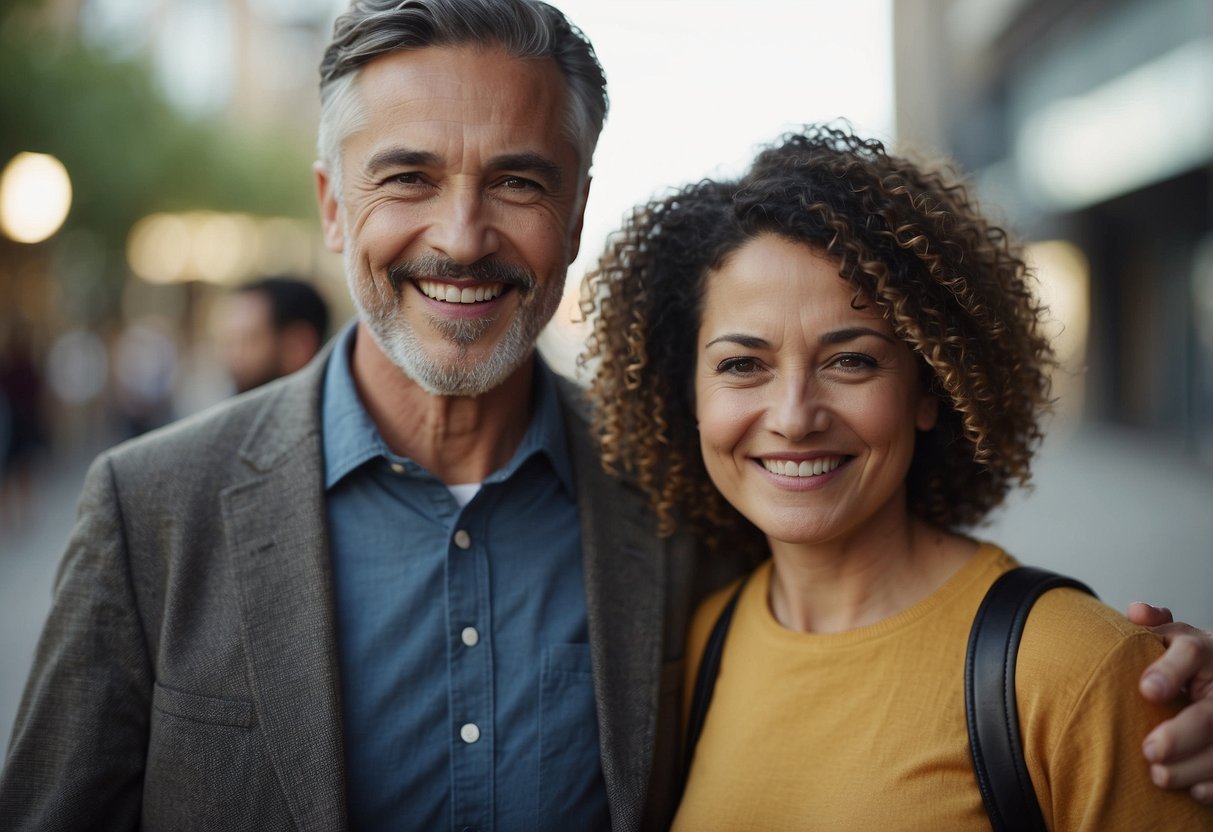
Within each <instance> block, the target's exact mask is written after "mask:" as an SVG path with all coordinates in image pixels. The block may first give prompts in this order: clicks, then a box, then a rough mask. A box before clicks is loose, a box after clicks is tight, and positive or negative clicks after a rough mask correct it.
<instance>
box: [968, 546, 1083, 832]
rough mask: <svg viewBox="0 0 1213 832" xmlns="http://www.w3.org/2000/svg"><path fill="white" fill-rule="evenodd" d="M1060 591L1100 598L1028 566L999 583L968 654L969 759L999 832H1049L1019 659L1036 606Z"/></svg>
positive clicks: (973, 634)
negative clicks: (1036, 784)
mask: <svg viewBox="0 0 1213 832" xmlns="http://www.w3.org/2000/svg"><path fill="white" fill-rule="evenodd" d="M1057 587H1070V588H1073V589H1078V590H1081V591H1083V592H1086V593H1088V594H1090V595H1094V594H1095V593H1094V592H1091V590H1090V588H1089V587H1087V586H1086V585H1085V584H1083V583H1080V582H1079V581H1076V580H1074V579H1072V578H1067V577H1064V576H1062V575H1057V574H1055V573H1053V572H1048V571H1046V570H1044V569H1036V568H1033V567H1030V566H1020V567H1018V568H1016V569H1011V570H1010V571H1008V572H1004V573H1003V574H1002V575H1000V576H999V577H998V579H997V580H996V581H994V583H993V585H992V586H991V587H990V589H989V591H988V592H987V593H986V597H985V598H984V599H983V600H982V602H981V606H980V607H978V609H977V615H976V617H974V619H973V627H972V629H971V630H970V631H969V646H968V650H967V652H966V654H965V718H966V722H967V723H968V729H969V753H970V754H971V755H972V757H973V771H974V773H975V774H976V775H977V787H978V789H980V791H981V799H982V802H983V803H984V804H985V807H986V814H987V815H989V817H990V824H991V825H992V826H993V828H994V830H995V832H1011V830H1015V831H1016V832H1018V830H1029V831H1030V830H1040V832H1045V822H1044V816H1043V815H1042V814H1041V812H1040V803H1039V801H1038V800H1037V798H1036V790H1035V789H1034V788H1033V787H1032V780H1031V778H1029V776H1028V767H1027V765H1026V764H1025V762H1024V757H1023V742H1022V740H1021V737H1020V733H1019V712H1018V710H1017V709H1016V700H1015V659H1016V656H1017V654H1018V652H1019V641H1020V639H1021V638H1022V637H1023V628H1024V624H1025V622H1027V620H1028V612H1029V611H1030V610H1031V609H1032V605H1033V604H1035V603H1036V599H1038V598H1039V597H1040V596H1041V595H1043V594H1044V593H1045V592H1048V591H1049V590H1050V589H1055V588H1057Z"/></svg>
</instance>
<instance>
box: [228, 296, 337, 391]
mask: <svg viewBox="0 0 1213 832" xmlns="http://www.w3.org/2000/svg"><path fill="white" fill-rule="evenodd" d="M328 327H329V309H328V304H326V303H325V301H324V298H323V297H321V295H320V293H319V292H318V291H316V288H315V287H314V286H312V284H310V283H308V282H306V281H303V280H299V279H297V278H293V277H265V278H261V279H260V280H254V281H252V282H249V283H245V284H244V285H242V286H239V287H237V288H236V289H235V290H234V291H233V292H232V293H231V294H229V295H227V296H226V297H224V298H222V299H221V300H220V301H219V302H218V303H217V304H216V309H215V333H216V339H217V341H218V348H219V357H220V360H221V361H222V362H223V364H224V366H225V367H226V369H227V372H228V375H230V376H231V379H232V384H233V385H234V386H235V388H236V392H237V393H243V392H245V391H246V390H252V389H253V388H254V387H259V386H261V385H262V384H265V383H266V382H270V381H273V380H274V379H276V378H281V377H282V376H285V375H289V374H291V373H293V372H295V371H296V370H298V369H301V368H302V367H303V366H304V365H305V364H307V363H308V362H309V361H311V360H312V357H313V356H314V355H316V353H317V352H319V351H320V347H321V346H322V345H323V344H324V341H325V337H326V335H327V333H328Z"/></svg>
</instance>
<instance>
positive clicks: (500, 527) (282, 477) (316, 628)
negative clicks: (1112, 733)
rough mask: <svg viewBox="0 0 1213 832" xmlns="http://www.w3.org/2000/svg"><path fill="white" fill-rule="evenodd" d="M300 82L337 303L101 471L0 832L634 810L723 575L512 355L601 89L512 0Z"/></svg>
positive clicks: (524, 340) (373, 25) (496, 825)
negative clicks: (337, 276)
mask: <svg viewBox="0 0 1213 832" xmlns="http://www.w3.org/2000/svg"><path fill="white" fill-rule="evenodd" d="M398 5H399V6H401V8H395V7H396V6H398ZM321 89H322V102H323V107H322V116H321V130H320V161H319V162H318V163H317V166H316V182H317V190H318V194H319V199H320V205H321V215H322V221H323V227H324V234H325V239H326V241H327V243H328V245H329V246H330V248H332V249H333V250H335V251H340V252H341V253H342V255H343V257H344V260H345V264H346V272H347V277H348V279H349V283H350V289H351V294H352V295H353V298H354V300H355V305H356V306H357V308H358V323H357V326H356V327H355V328H351V329H347V330H346V331H345V332H343V333H342V334H341V335H340V336H339V337H338V338H337V339H336V341H335V345H334V346H333V347H332V350H331V352H329V353H328V354H327V355H325V356H324V357H323V358H322V359H321V360H319V361H316V362H313V363H312V364H311V365H309V367H308V368H307V369H306V370H304V371H303V372H302V373H300V374H297V375H295V376H292V377H291V378H289V379H286V380H284V381H280V382H277V383H275V384H273V385H270V386H268V387H267V388H266V389H265V390H264V391H263V392H259V393H255V394H253V395H251V396H248V397H244V398H242V399H238V400H236V401H235V402H233V403H230V404H228V405H227V406H224V407H221V408H220V409H219V410H217V411H215V412H212V413H210V414H207V415H204V416H202V417H200V418H197V419H193V420H189V421H187V422H184V423H182V424H179V425H177V426H175V427H172V428H169V429H168V430H166V431H164V432H162V433H160V434H159V435H157V436H155V437H151V438H148V439H146V440H143V441H140V442H137V443H133V444H130V445H128V446H126V447H125V448H123V449H121V450H118V451H116V452H112V453H110V454H106V455H104V456H103V457H102V458H101V459H100V460H99V461H98V462H97V463H96V464H95V465H94V467H93V469H92V472H91V473H90V477H89V482H88V484H87V486H86V489H85V495H84V498H83V500H82V503H81V515H80V521H79V523H78V526H77V530H76V533H75V535H74V536H73V539H72V542H71V544H70V545H69V551H68V554H67V557H66V560H65V562H64V566H63V568H62V572H61V575H60V579H59V582H58V587H57V595H56V603H55V608H54V611H53V612H52V615H51V619H50V622H49V623H48V625H47V631H46V634H45V635H44V638H43V641H42V644H41V646H40V649H39V654H38V657H37V659H36V663H35V670H34V672H33V675H32V677H31V680H30V683H29V688H28V691H27V695H26V698H25V701H24V702H23V705H22V710H21V714H20V716H19V717H18V724H17V728H16V731H15V735H14V740H13V746H12V752H11V754H10V758H9V762H8V767H7V769H6V772H5V774H4V779H3V782H2V784H0V788H2V789H3V797H2V798H0V820H3V821H4V823H5V825H6V828H69V827H72V826H83V825H87V824H88V823H90V822H91V821H94V820H97V819H104V825H105V826H106V827H107V828H131V827H134V826H136V825H139V824H142V825H143V826H144V827H145V828H149V829H176V830H181V829H187V830H188V829H227V830H231V829H257V830H276V829H309V830H310V829H314V830H339V829H346V828H357V829H389V828H390V829H436V828H444V829H482V830H489V829H502V830H508V829H527V830H530V829H602V828H606V826H607V825H608V823H609V825H610V826H611V828H614V829H622V830H633V829H639V828H660V827H661V826H662V825H663V824H664V823H665V822H666V821H667V820H668V818H669V817H670V816H671V813H672V808H673V805H674V799H675V790H674V788H673V785H674V783H673V778H674V777H675V773H676V771H677V763H676V757H675V747H676V741H677V724H678V719H677V711H678V704H679V699H680V694H681V692H680V690H679V687H680V679H681V662H680V659H681V654H682V649H683V648H682V640H683V629H684V625H685V621H686V618H687V615H688V613H689V611H690V609H691V607H692V605H693V603H694V601H695V599H696V597H698V594H699V593H700V592H701V591H702V590H703V589H704V588H705V587H706V586H707V585H710V584H713V583H717V582H718V580H719V579H720V578H721V577H723V575H709V574H707V572H708V568H707V565H706V564H702V563H701V564H695V566H696V568H695V569H694V570H692V568H691V567H692V555H693V550H692V547H691V545H690V543H689V542H688V541H686V540H683V539H672V540H664V541H663V540H659V539H658V537H657V535H656V534H655V528H654V524H653V522H652V521H651V519H650V518H649V517H648V516H647V515H646V514H645V513H644V510H643V506H644V500H643V498H642V496H641V495H640V494H639V493H638V492H635V491H633V490H631V489H630V488H629V487H628V486H627V485H626V484H625V483H622V482H620V481H617V480H614V479H612V478H609V477H606V476H605V475H603V474H602V473H601V470H600V467H599V465H598V462H597V459H596V455H595V452H594V448H593V446H592V444H591V443H590V441H589V434H588V430H587V428H586V425H585V424H584V422H583V421H582V420H581V417H580V416H579V414H578V412H577V409H576V407H575V406H574V404H575V399H576V396H575V395H573V394H571V393H570V392H569V391H567V390H565V389H564V388H562V387H561V385H560V384H559V383H558V382H557V380H556V379H555V378H554V377H553V376H552V374H551V372H550V371H549V370H547V369H546V368H545V367H544V366H543V364H542V362H540V361H539V360H538V359H536V358H535V355H534V350H533V344H534V339H535V337H536V335H537V334H538V332H539V329H540V328H541V327H542V326H543V324H544V323H545V322H546V321H547V320H548V318H549V317H550V316H551V314H552V312H553V310H554V309H555V307H556V303H557V299H558V297H559V295H560V286H561V283H562V281H563V279H564V273H565V269H566V267H567V265H568V263H569V262H570V261H571V260H572V259H573V257H574V256H575V254H576V251H577V247H578V245H579V235H580V230H581V217H582V210H583V208H584V204H585V199H586V197H587V195H588V191H589V177H588V170H589V165H590V161H591V159H592V153H593V149H594V143H595V140H596V138H597V135H598V131H599V129H600V128H601V124H602V120H603V117H604V115H605V111H606V97H605V90H604V82H603V78H602V74H601V70H600V69H599V67H598V64H597V61H596V60H595V59H594V56H593V51H592V49H591V47H590V46H589V44H588V43H587V42H586V41H585V40H584V39H583V38H582V37H581V36H580V33H578V32H576V31H575V30H572V29H570V27H569V25H568V23H567V21H565V20H564V18H563V17H562V16H561V15H560V14H559V13H558V12H556V11H555V10H553V9H551V8H550V7H547V6H545V5H543V4H540V3H536V2H532V1H531V0H421V1H420V2H407V3H397V2H395V0H393V1H392V2H366V1H365V0H359V2H357V3H356V4H355V6H354V7H353V8H352V9H351V10H350V11H349V12H348V13H347V14H346V15H344V16H343V17H342V18H341V19H340V20H339V21H338V23H337V26H336V32H335V36H334V40H333V43H332V44H331V46H330V47H329V50H328V52H327V54H326V56H325V60H324V63H323V64H322V81H321ZM729 568H730V565H729V564H721V565H720V569H719V571H721V572H722V573H723V572H727V571H728V569H729ZM734 568H735V567H734ZM695 581H698V582H699V584H700V585H696V584H695ZM1175 626H1179V625H1175ZM1176 638H1177V640H1178V641H1180V642H1182V643H1184V644H1187V645H1189V646H1194V647H1195V649H1196V650H1197V651H1198V652H1199V651H1201V650H1204V651H1206V652H1208V653H1213V651H1210V650H1208V647H1207V644H1206V643H1205V642H1203V641H1200V640H1199V639H1197V638H1194V637H1191V636H1190V635H1186V634H1180V635H1177V636H1176ZM1205 659H1206V661H1205V662H1204V663H1203V665H1202V663H1201V662H1198V661H1184V660H1183V659H1182V658H1176V657H1174V656H1173V657H1172V659H1171V661H1172V664H1174V665H1177V666H1179V667H1180V668H1181V670H1180V673H1179V674H1176V673H1175V672H1174V670H1173V669H1172V668H1171V666H1170V665H1167V666H1162V667H1161V669H1162V670H1165V671H1167V673H1166V674H1165V678H1166V679H1168V680H1171V681H1170V683H1171V684H1174V683H1175V680H1176V679H1183V680H1185V681H1186V679H1187V678H1188V676H1190V675H1191V674H1192V672H1194V671H1195V670H1196V668H1197V667H1200V668H1201V669H1202V671H1204V672H1207V667H1205V666H1207V665H1210V664H1213V660H1211V657H1210V656H1207V655H1206V656H1205ZM1177 719H1178V718H1177ZM1173 721H1174V720H1173ZM1180 727H1181V728H1182V729H1183V730H1177V729H1175V726H1169V732H1168V733H1167V734H1166V736H1167V738H1168V740H1171V739H1174V737H1175V736H1178V735H1182V736H1183V737H1184V738H1185V739H1186V738H1189V737H1190V735H1191V733H1192V732H1191V731H1190V730H1187V727H1186V726H1180ZM1192 744H1196V745H1200V746H1201V748H1202V749H1203V748H1204V746H1206V745H1207V744H1208V743H1207V742H1201V743H1192ZM1185 756H1187V752H1185ZM1205 770H1206V769H1205V768H1201V769H1200V771H1205Z"/></svg>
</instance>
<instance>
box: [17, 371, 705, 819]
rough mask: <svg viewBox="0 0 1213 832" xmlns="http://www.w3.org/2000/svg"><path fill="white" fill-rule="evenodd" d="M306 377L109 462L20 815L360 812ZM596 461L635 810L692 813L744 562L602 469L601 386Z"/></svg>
mask: <svg viewBox="0 0 1213 832" xmlns="http://www.w3.org/2000/svg"><path fill="white" fill-rule="evenodd" d="M326 357H327V353H326V354H325V355H322V356H321V357H320V358H318V359H317V360H316V361H314V362H313V363H312V364H311V365H310V366H309V367H308V368H306V369H304V370H303V371H301V372H300V373H298V374H296V375H294V376H292V377H290V378H288V379H284V380H282V381H280V382H277V383H275V384H273V385H270V386H269V387H267V388H264V389H262V390H259V391H255V392H253V393H250V394H248V395H246V396H242V397H239V398H237V399H234V400H232V401H231V402H228V403H226V404H224V405H221V406H220V407H218V408H217V409H213V410H211V411H208V412H207V413H205V414H202V415H200V416H197V417H194V418H191V419H187V420H184V421H182V422H180V423H177V424H175V425H172V426H169V427H168V428H166V429H164V430H161V431H158V432H156V433H154V434H151V435H149V436H147V437H143V438H140V439H138V440H135V441H133V442H129V443H127V444H125V445H123V446H120V447H119V448H117V449H114V450H112V451H109V452H107V453H105V454H104V455H102V456H101V457H99V458H98V459H97V461H96V462H94V464H93V466H92V468H91V470H90V471H89V475H88V478H87V481H86V483H85V487H84V493H83V496H82V498H81V502H80V508H79V514H78V519H77V523H76V526H75V529H74V531H73V533H72V536H71V540H70V542H69V544H68V549H67V553H66V555H65V557H64V560H63V563H62V565H61V567H60V571H59V575H58V578H57V580H56V588H55V598H54V605H53V608H52V611H51V614H50V618H49V620H48V622H47V624H46V629H45V631H44V633H43V635H42V639H41V642H40V644H39V646H38V652H37V655H36V657H35V660H34V667H33V671H32V673H31V675H30V679H29V682H28V684H27V687H26V691H25V695H24V698H23V701H22V703H21V708H20V711H19V712H18V715H17V720H16V724H15V728H14V731H13V737H12V741H11V745H10V749H9V755H8V759H7V761H6V763H5V767H4V770H3V773H2V774H0V829H5V830H9V832H13V830H40V832H46V830H55V829H136V828H143V829H150V830H174V832H181V831H182V830H204V829H205V830H225V832H230V830H245V829H247V830H259V832H270V831H271V830H288V829H292V830H294V829H297V830H316V832H333V830H343V829H346V828H347V821H346V791H345V778H346V771H345V764H344V756H343V749H342V741H343V740H342V729H341V716H340V715H341V709H340V703H339V695H340V686H339V683H338V677H337V673H338V671H337V659H336V643H335V637H334V616H333V588H332V577H331V571H330V568H329V553H328V541H327V537H326V530H325V511H324V491H323V484H322V465H323V464H322V455H321V429H320V416H319V414H320V396H321V390H322V382H323V377H324V364H325V358H326ZM573 390H574V388H572V386H571V385H570V386H569V387H568V388H567V389H566V390H565V391H564V395H563V396H562V398H563V399H564V401H565V404H566V413H567V416H568V422H569V427H570V430H569V435H570V445H571V447H570V453H571V454H572V456H573V459H574V467H575V470H576V472H577V481H578V486H577V487H578V501H579V507H580V517H581V524H582V539H583V549H584V558H585V578H586V598H587V603H588V614H589V632H590V641H591V646H592V653H593V671H594V688H595V693H596V696H597V702H598V723H599V737H600V742H601V753H602V769H603V774H604V777H605V781H606V788H607V793H608V799H609V805H610V812H611V819H612V825H613V827H614V828H615V829H618V830H635V829H648V828H660V827H662V826H664V825H665V824H666V823H667V822H668V820H669V818H670V816H671V814H672V811H673V800H674V783H675V778H676V776H677V775H676V771H677V742H678V723H679V719H678V713H679V706H680V698H681V693H680V692H681V688H682V678H681V677H682V668H681V656H682V652H683V636H684V629H685V625H686V621H687V619H688V616H689V614H690V612H691V610H692V607H693V604H694V603H695V602H696V600H697V599H698V597H699V596H700V595H701V594H702V592H703V591H705V590H706V589H707V588H709V587H710V586H711V585H713V584H717V583H718V582H719V580H720V579H723V577H724V576H725V572H727V571H728V567H727V566H720V567H719V568H721V569H724V572H718V573H717V574H715V575H711V576H709V575H708V574H707V573H706V572H705V571H704V570H701V569H693V568H692V567H693V565H694V564H693V561H694V551H693V548H692V546H691V545H690V543H689V541H687V540H686V539H679V538H674V539H670V540H665V541H661V540H659V539H658V538H657V536H656V534H655V532H654V526H653V523H652V521H651V519H650V517H649V515H648V512H647V511H646V510H645V505H644V500H643V497H642V496H641V495H640V493H639V492H638V491H636V490H635V489H633V488H631V487H629V486H628V485H626V484H625V483H623V482H621V481H619V480H616V479H614V478H611V477H607V476H606V475H604V474H603V473H602V470H601V468H600V466H599V464H598V461H597V458H596V455H595V450H594V447H593V446H592V444H591V441H590V438H589V432H588V430H587V428H586V422H585V420H584V414H583V413H582V412H581V410H582V408H580V407H578V406H577V404H576V400H577V399H578V398H579V397H578V396H577V395H576V394H575V393H574V392H573Z"/></svg>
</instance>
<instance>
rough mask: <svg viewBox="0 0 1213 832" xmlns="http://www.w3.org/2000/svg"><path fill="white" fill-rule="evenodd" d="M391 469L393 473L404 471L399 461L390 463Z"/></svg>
mask: <svg viewBox="0 0 1213 832" xmlns="http://www.w3.org/2000/svg"><path fill="white" fill-rule="evenodd" d="M392 471H393V473H396V474H403V473H404V466H403V465H401V464H400V463H399V462H393V463H392Z"/></svg>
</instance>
